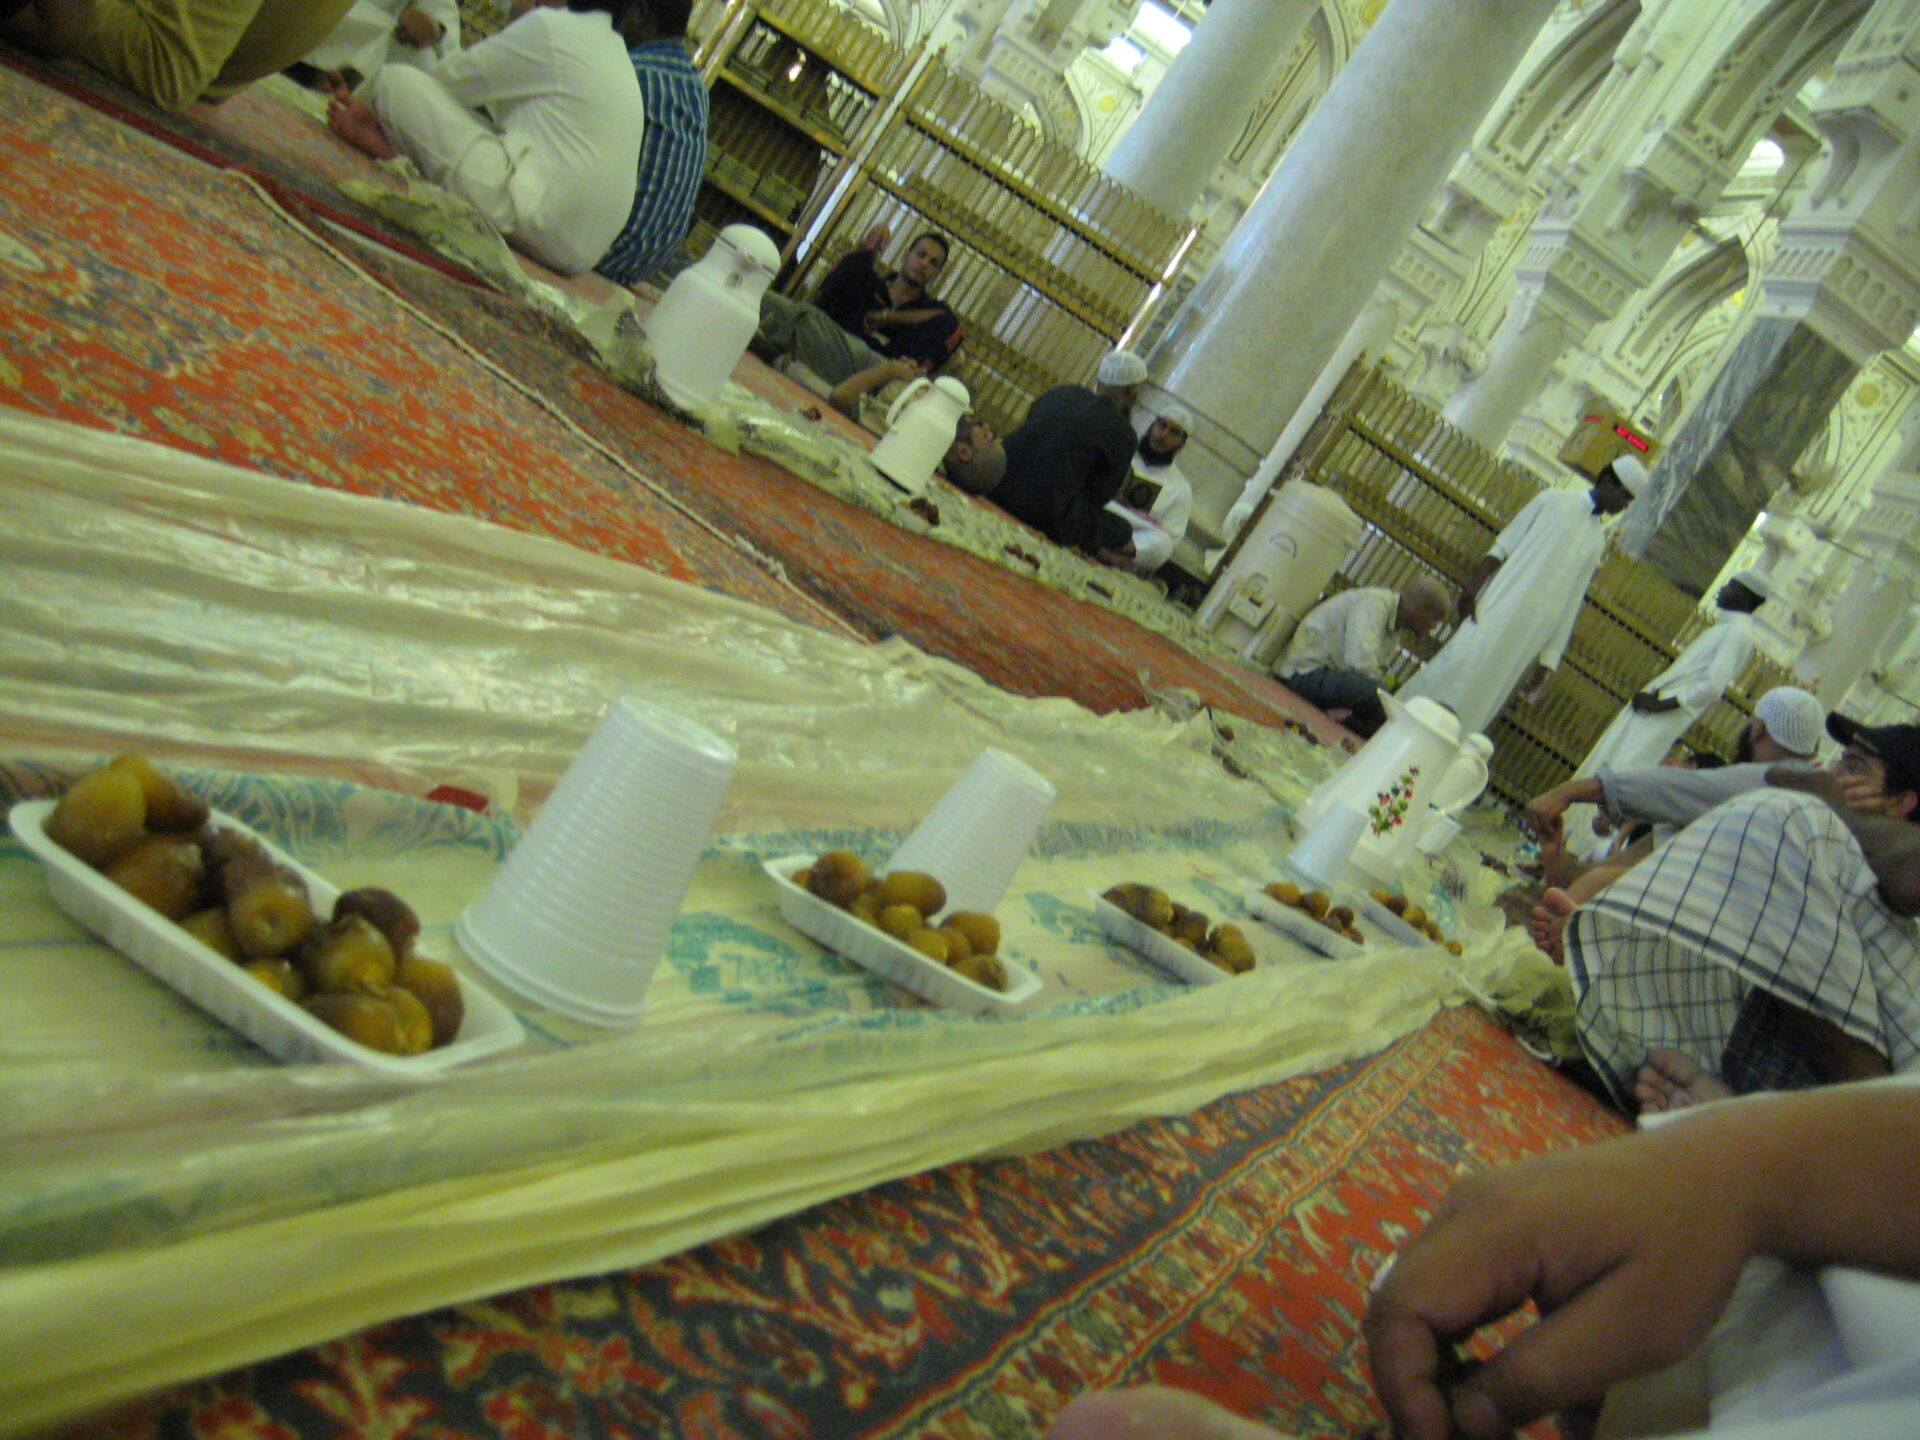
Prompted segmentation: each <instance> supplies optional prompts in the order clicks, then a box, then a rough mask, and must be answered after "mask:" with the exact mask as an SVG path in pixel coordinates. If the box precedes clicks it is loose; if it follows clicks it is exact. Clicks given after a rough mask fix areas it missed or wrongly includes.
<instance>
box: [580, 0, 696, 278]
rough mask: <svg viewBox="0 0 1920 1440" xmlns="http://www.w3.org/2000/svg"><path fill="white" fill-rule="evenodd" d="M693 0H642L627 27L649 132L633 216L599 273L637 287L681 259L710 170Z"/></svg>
mask: <svg viewBox="0 0 1920 1440" xmlns="http://www.w3.org/2000/svg"><path fill="white" fill-rule="evenodd" d="M692 12H693V0H642V3H641V4H639V5H637V6H635V7H634V10H633V15H632V17H631V19H630V20H629V21H628V23H627V30H626V39H627V44H628V46H629V47H630V48H629V49H628V51H627V58H628V59H629V60H631V61H632V62H633V73H634V77H635V78H636V79H638V80H639V82H640V98H641V99H642V100H643V101H644V102H645V103H646V107H647V128H646V131H645V133H644V134H643V135H642V136H641V138H640V169H639V174H638V177H637V179H636V182H635V185H634V191H633V213H632V214H631V215H629V216H628V217H627V224H626V228H625V229H623V230H622V231H621V232H620V234H619V235H618V236H617V237H615V239H614V242H613V244H612V245H611V246H610V247H609V248H608V250H607V253H606V254H605V255H603V256H602V257H601V258H600V262H599V263H598V264H597V265H595V266H594V267H593V268H594V269H595V270H598V271H599V272H600V273H601V274H602V275H605V276H606V277H607V278H608V279H609V280H617V281H619V282H620V283H621V284H622V285H634V284H638V283H639V282H640V281H642V280H645V279H646V278H647V277H648V276H650V275H652V274H654V273H655V272H656V271H658V270H659V269H660V268H661V267H662V266H663V265H666V264H667V263H668V262H669V261H671V260H674V259H676V258H677V257H678V256H679V254H680V246H681V243H682V242H683V241H684V240H685V239H686V238H687V230H688V229H689V228H690V227H691V226H692V224H693V202H694V199H695V197H696V196H697V195H698V194H699V191H700V178H701V176H703V175H704V174H705V173H706V169H707V86H706V82H705V81H703V80H702V79H701V78H700V72H699V71H698V70H696V69H694V66H693V59H692V57H691V56H690V55H689V54H688V53H687V20H688V17H689V16H690V15H691V14H692Z"/></svg>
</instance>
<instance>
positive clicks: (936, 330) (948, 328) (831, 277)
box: [813, 231, 960, 375]
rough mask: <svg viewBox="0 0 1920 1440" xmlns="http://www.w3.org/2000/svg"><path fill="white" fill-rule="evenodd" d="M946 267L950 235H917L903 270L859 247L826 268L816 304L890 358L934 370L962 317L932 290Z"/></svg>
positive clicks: (956, 340)
mask: <svg viewBox="0 0 1920 1440" xmlns="http://www.w3.org/2000/svg"><path fill="white" fill-rule="evenodd" d="M946 268H947V241H946V237H944V236H942V235H936V234H934V233H933V232H932V231H928V232H927V233H926V234H924V235H920V236H917V237H915V239H914V242H913V243H912V244H911V245H909V246H908V247H907V253H906V254H904V255H902V256H901V257H900V268H899V269H898V270H894V271H891V272H884V271H882V270H881V269H880V260H879V251H878V249H876V248H872V247H869V246H865V245H863V246H861V247H860V248H859V249H858V250H855V251H854V252H853V253H852V254H850V255H848V256H847V257H846V258H845V259H843V260H841V261H840V263H839V264H838V265H835V266H834V267H833V269H831V270H829V271H828V272H827V278H826V279H824V280H822V281H821V282H820V288H819V290H818V291H816V292H815V293H814V297H813V303H814V304H815V305H818V306H819V307H820V308H821V309H822V310H824V311H826V313H827V314H828V315H830V316H832V317H833V322H834V324H836V325H838V326H839V327H840V328H841V329H842V330H845V331H846V332H847V333H848V334H849V335H856V336H858V337H859V338H861V339H862V340H864V341H866V342H867V344H868V345H870V346H872V347H873V349H874V351H875V353H877V354H878V355H880V356H881V357H882V358H884V359H887V360H917V361H919V362H920V363H921V364H922V365H924V366H925V367H926V369H925V370H924V371H923V372H922V373H923V374H929V375H930V374H932V373H934V372H935V371H937V370H939V368H940V367H941V366H942V365H944V364H946V363H947V358H948V357H949V356H950V355H952V354H953V352H954V351H955V350H956V349H958V348H959V345H960V317H959V316H957V315H955V314H954V313H953V311H952V310H951V309H950V308H949V307H948V305H947V302H946V301H944V300H942V299H940V298H939V297H937V296H935V295H934V294H932V293H931V287H932V285H933V282H934V281H936V280H938V279H939V278H940V272H941V271H942V270H944V269H946Z"/></svg>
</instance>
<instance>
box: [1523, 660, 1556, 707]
mask: <svg viewBox="0 0 1920 1440" xmlns="http://www.w3.org/2000/svg"><path fill="white" fill-rule="evenodd" d="M1552 679H1553V671H1551V670H1549V669H1548V668H1547V667H1546V666H1544V665H1542V664H1541V663H1540V662H1539V661H1538V660H1536V661H1534V662H1533V668H1532V669H1531V670H1529V671H1528V672H1527V682H1526V684H1525V685H1523V686H1522V687H1521V688H1520V698H1521V699H1522V700H1524V701H1526V702H1527V704H1529V705H1537V704H1539V703H1540V697H1541V696H1543V695H1545V694H1546V693H1547V684H1548V682H1549V681H1551V680H1552Z"/></svg>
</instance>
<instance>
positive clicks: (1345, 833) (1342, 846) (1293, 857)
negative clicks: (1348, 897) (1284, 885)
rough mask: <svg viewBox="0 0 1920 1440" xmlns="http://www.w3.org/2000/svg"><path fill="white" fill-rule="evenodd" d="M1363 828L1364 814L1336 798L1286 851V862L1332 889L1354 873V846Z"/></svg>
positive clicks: (1364, 825) (1297, 870) (1365, 819)
mask: <svg viewBox="0 0 1920 1440" xmlns="http://www.w3.org/2000/svg"><path fill="white" fill-rule="evenodd" d="M1366 828H1367V817H1366V816H1365V815H1363V814H1361V813H1360V811H1359V810H1358V809H1357V808H1356V807H1354V806H1352V805H1349V804H1347V802H1346V801H1344V800H1335V801H1334V802H1333V803H1331V804H1330V805H1328V806H1327V808H1326V809H1325V810H1324V811H1322V812H1321V814H1320V818H1319V819H1318V820H1316V821H1314V822H1313V828H1312V829H1311V830H1309V831H1307V833H1306V834H1305V835H1302V836H1301V837H1300V840H1299V843H1298V844H1296V845H1295V846H1294V847H1293V849H1292V851H1291V852H1289V853H1288V855H1287V859H1286V864H1287V866H1288V868H1289V869H1291V870H1293V871H1295V872H1296V873H1297V874H1300V875H1302V876H1305V877H1306V878H1307V879H1308V880H1311V881H1313V882H1314V883H1315V884H1317V885H1319V886H1321V887H1322V888H1323V889H1332V888H1333V887H1334V886H1336V885H1339V884H1340V883H1341V882H1343V881H1344V880H1346V879H1347V877H1348V876H1350V875H1351V874H1352V873H1353V866H1352V863H1351V860H1352V856H1353V847H1354V846H1355V845H1358V844H1359V843H1360V837H1361V835H1363V834H1364V833H1365V832H1366Z"/></svg>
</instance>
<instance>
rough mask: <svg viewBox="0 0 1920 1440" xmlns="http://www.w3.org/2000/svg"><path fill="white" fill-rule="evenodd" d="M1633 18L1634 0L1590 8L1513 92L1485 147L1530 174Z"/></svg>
mask: <svg viewBox="0 0 1920 1440" xmlns="http://www.w3.org/2000/svg"><path fill="white" fill-rule="evenodd" d="M1639 18H1640V4H1639V0H1613V3H1610V4H1605V5H1597V6H1595V7H1594V9H1593V11H1592V13H1590V14H1588V15H1587V16H1585V17H1584V18H1582V19H1581V21H1580V22H1579V23H1578V24H1577V25H1575V26H1574V27H1573V28H1572V29H1571V30H1569V31H1568V32H1567V34H1566V35H1565V36H1564V37H1563V38H1562V39H1561V41H1560V43H1559V44H1558V45H1556V46H1555V47H1554V48H1553V49H1552V50H1551V51H1549V52H1548V53H1547V54H1546V55H1545V56H1543V57H1542V58H1541V60H1540V63H1539V64H1538V65H1536V66H1535V67H1534V69H1533V72H1532V73H1531V74H1530V75H1528V76H1527V78H1526V80H1525V81H1523V82H1522V84H1521V86H1520V88H1519V90H1517V91H1516V92H1514V95H1513V98H1512V99H1511V100H1510V101H1509V102H1508V104H1507V108H1506V110H1505V112H1504V113H1503V114H1502V115H1501V117H1500V119H1499V121H1498V122H1497V123H1496V124H1495V126H1494V127H1493V130H1492V131H1491V133H1490V134H1489V135H1488V137H1487V141H1486V147H1487V148H1488V149H1490V150H1492V151H1493V152H1494V153H1495V154H1496V155H1498V156H1499V157H1500V158H1501V159H1502V160H1504V161H1506V162H1507V163H1508V164H1509V165H1511V166H1512V167H1513V168H1514V169H1515V170H1516V171H1518V172H1519V173H1520V174H1522V175H1531V174H1532V173H1533V171H1534V168H1535V167H1536V166H1537V165H1538V164H1539V163H1540V161H1541V159H1542V158H1543V157H1544V156H1545V155H1546V153H1547V151H1548V150H1549V149H1551V148H1552V146H1553V144H1554V142H1555V141H1556V140H1558V139H1559V138H1560V137H1561V136H1562V135H1563V134H1565V133H1566V131H1567V128H1568V127H1569V126H1570V125H1572V123H1573V122H1574V120H1575V119H1576V118H1577V117H1578V116H1579V114H1580V112H1581V111H1582V110H1583V109H1584V108H1585V107H1586V104H1587V102H1588V101H1589V100H1590V99H1592V98H1593V92H1594V91H1595V90H1596V89H1598V88H1599V85H1600V82H1601V81H1602V80H1603V79H1605V78H1606V75H1607V71H1608V69H1609V68H1610V67H1611V66H1612V64H1613V55H1614V51H1615V50H1616V49H1618V48H1619V45H1620V41H1621V39H1622V38H1623V37H1624V36H1625V35H1626V33H1627V31H1629V30H1631V29H1632V28H1633V23H1634V21H1635V20H1637V19H1639Z"/></svg>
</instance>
